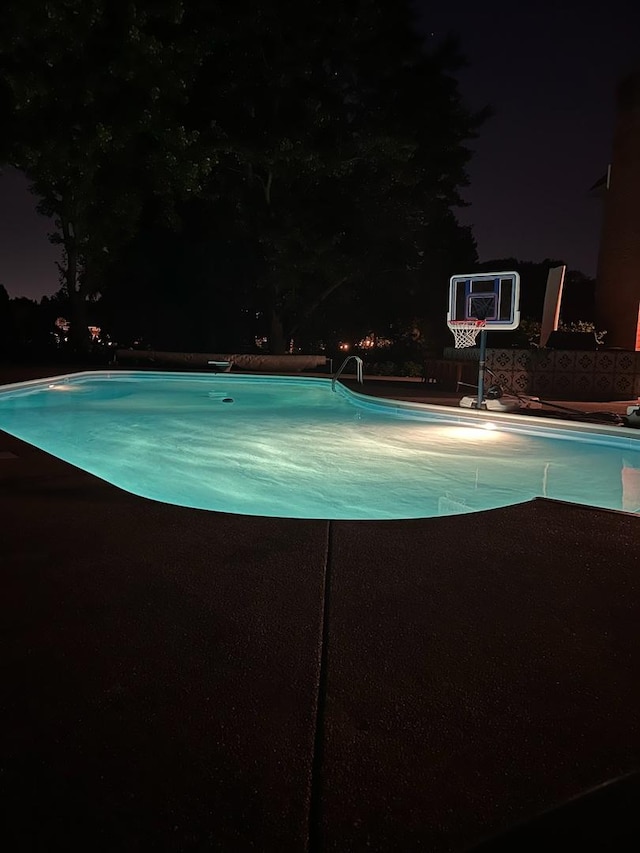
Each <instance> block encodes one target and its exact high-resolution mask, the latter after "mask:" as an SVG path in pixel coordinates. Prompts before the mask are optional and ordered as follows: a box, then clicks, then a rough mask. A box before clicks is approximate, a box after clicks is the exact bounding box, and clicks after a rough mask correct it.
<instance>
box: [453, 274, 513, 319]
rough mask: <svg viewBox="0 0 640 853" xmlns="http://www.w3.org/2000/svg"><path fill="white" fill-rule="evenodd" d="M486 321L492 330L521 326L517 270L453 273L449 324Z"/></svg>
mask: <svg viewBox="0 0 640 853" xmlns="http://www.w3.org/2000/svg"><path fill="white" fill-rule="evenodd" d="M469 320H484V321H485V323H486V326H485V328H486V329H487V331H488V332H492V331H499V330H503V331H508V330H510V329H517V328H518V326H519V325H520V276H519V275H518V273H517V272H488V273H469V274H467V275H454V276H451V279H450V282H449V310H448V311H447V324H448V325H449V328H453V327H455V324H456V322H460V321H469Z"/></svg>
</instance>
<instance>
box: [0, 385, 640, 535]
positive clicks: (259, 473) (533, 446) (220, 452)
mask: <svg viewBox="0 0 640 853" xmlns="http://www.w3.org/2000/svg"><path fill="white" fill-rule="evenodd" d="M336 388H337V391H336V392H332V390H331V382H330V380H328V379H303V378H280V377H268V378H262V377H249V376H247V377H243V376H235V375H232V374H222V375H209V374H170V373H136V372H115V373H112V374H108V373H99V374H98V373H86V374H74V375H73V376H67V377H58V378H52V379H47V380H44V381H42V382H32V383H22V384H21V385H13V386H5V387H4V388H3V389H0V429H3V430H5V431H6V432H8V433H11V434H12V435H15V436H17V437H18V438H21V439H23V440H25V441H27V442H29V443H30V444H33V445H35V446H36V447H39V448H41V449H43V450H46V451H48V452H49V453H51V454H53V455H54V456H57V457H59V458H61V459H64V460H66V461H67V462H70V463H72V464H73V465H77V466H78V467H80V468H83V469H84V470H86V471H89V472H91V473H92V474H95V475H96V476H98V477H101V478H102V479H104V480H107V481H108V482H110V483H113V484H114V485H116V486H119V487H120V488H122V489H126V490H127V491H129V492H133V493H134V494H136V495H141V496H143V497H146V498H151V499H153V500H157V501H163V502H166V503H172V504H178V505H180V506H188V507H197V508H200V509H207V510H219V511H222V512H230V513H243V514H246V515H263V516H281V517H290V518H329V519H393V518H420V517H428V516H438V515H450V514H454V513H463V512H474V511H478V510H484V509H491V508H494V507H500V506H506V505H508V504H515V503H520V502H522V501H526V500H529V499H531V498H534V497H537V496H546V497H550V498H557V499H560V500H567V501H573V502H578V503H583V504H589V505H593V506H598V507H607V508H611V509H625V510H630V511H632V512H636V511H639V510H640V441H639V439H640V433H639V431H634V430H626V429H620V428H618V431H616V429H615V428H609V429H606V428H603V429H602V430H600V429H597V428H594V427H589V426H583V425H567V426H566V427H564V426H562V425H561V424H555V423H554V422H549V423H548V424H547V425H544V424H541V423H540V421H539V419H537V420H536V419H534V418H530V419H526V418H520V417H519V416H512V417H511V418H510V419H509V418H507V419H504V420H500V418H494V419H493V421H492V420H487V418H482V416H477V414H476V413H471V414H469V413H467V414H465V411H464V410H458V409H449V410H446V411H443V410H440V411H438V410H436V409H434V408H432V407H426V406H419V405H417V404H402V403H398V402H396V401H389V400H386V401H385V400H375V399H373V398H366V397H364V396H362V395H360V394H353V393H351V392H350V391H348V390H347V389H345V388H344V387H343V386H341V385H340V384H338V385H337V386H336ZM534 421H535V422H534ZM551 424H553V425H551ZM634 433H635V434H634Z"/></svg>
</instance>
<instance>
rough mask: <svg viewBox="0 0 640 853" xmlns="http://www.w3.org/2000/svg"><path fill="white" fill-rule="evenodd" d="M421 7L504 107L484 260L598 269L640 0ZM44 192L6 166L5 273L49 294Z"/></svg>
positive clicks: (51, 280)
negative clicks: (41, 206) (605, 181)
mask: <svg viewBox="0 0 640 853" xmlns="http://www.w3.org/2000/svg"><path fill="white" fill-rule="evenodd" d="M416 7H417V8H418V9H419V13H420V21H421V28H422V30H423V31H424V33H425V34H427V36H428V38H433V39H434V40H436V41H438V40H440V39H441V38H442V37H443V36H444V35H445V34H446V33H447V32H454V33H456V34H457V35H458V36H459V38H460V45H461V50H462V53H463V54H464V55H465V56H466V57H467V59H468V60H469V63H470V65H469V67H468V68H466V69H464V70H462V71H461V72H460V74H459V79H460V84H461V90H462V93H463V96H464V98H465V100H466V102H467V103H468V104H469V105H470V106H472V107H474V108H475V107H481V106H483V105H485V104H489V105H491V106H492V107H493V110H494V117H493V118H491V119H490V120H489V121H488V122H487V123H486V124H485V126H484V127H483V128H482V131H481V135H480V138H479V139H477V140H475V141H474V142H473V144H472V147H473V149H474V151H475V155H474V158H473V160H472V162H471V164H470V168H469V175H470V178H471V186H470V187H469V188H467V190H465V193H464V196H465V198H466V200H467V201H468V202H470V204H471V206H470V207H468V208H465V209H463V210H462V211H461V212H460V214H459V216H460V220H461V221H462V222H464V223H465V224H471V225H472V226H473V230H474V234H475V236H476V239H477V241H478V249H479V252H480V257H481V260H488V259H490V258H496V257H505V256H514V257H517V258H519V259H521V260H532V261H538V260H542V259H544V258H546V257H550V258H563V259H565V260H566V261H567V263H568V264H569V266H570V267H571V268H574V269H580V270H582V271H583V272H584V273H586V274H588V275H594V274H595V271H596V260H597V251H598V240H599V232H600V216H601V211H600V203H599V202H598V201H597V200H596V199H594V198H592V197H590V196H589V195H588V190H589V187H590V186H591V185H592V184H593V183H594V182H595V181H596V180H597V179H598V178H599V177H601V175H602V174H604V172H605V170H606V167H607V163H608V162H609V158H610V151H611V141H612V131H613V120H614V93H615V86H616V83H617V80H618V79H619V77H620V76H621V75H622V74H623V73H625V72H626V71H627V70H629V69H630V68H631V67H632V66H634V64H636V63H638V61H639V60H640V46H639V45H640V3H639V2H637V0H609V2H608V3H606V4H598V5H597V6H596V4H593V9H591V10H589V8H588V5H587V4H586V3H584V0H582V2H572V3H563V2H560V0H558V2H555V3H552V2H540V3H536V4H529V3H522V2H518V0H512V2H511V3H507V2H504V0H485V2H483V0H475V2H448V3H432V2H429V0H420V2H416ZM431 34H433V35H431ZM34 202H35V200H34V198H33V197H32V196H30V195H29V193H28V190H27V183H26V181H25V180H24V178H23V177H22V176H21V175H19V174H17V173H15V172H12V171H10V170H7V171H5V173H4V175H3V176H2V177H0V283H3V284H4V285H5V287H6V288H7V290H8V291H9V295H10V296H29V297H31V298H36V299H39V298H40V297H41V296H42V295H44V294H51V293H53V292H54V291H55V290H57V289H58V275H57V269H56V267H55V263H54V262H55V260H56V258H57V257H58V250H57V248H56V247H54V246H52V245H51V244H49V243H48V241H47V233H48V231H49V230H51V229H50V224H49V223H48V222H47V220H45V219H44V218H42V217H40V216H38V215H37V214H36V212H35V203H34ZM461 272H465V271H464V270H461Z"/></svg>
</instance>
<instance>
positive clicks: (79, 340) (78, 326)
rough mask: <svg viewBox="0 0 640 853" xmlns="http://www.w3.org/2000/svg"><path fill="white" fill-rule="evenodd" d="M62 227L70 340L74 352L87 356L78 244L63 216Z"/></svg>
mask: <svg viewBox="0 0 640 853" xmlns="http://www.w3.org/2000/svg"><path fill="white" fill-rule="evenodd" d="M60 219H61V225H62V237H63V245H64V250H65V255H66V260H67V265H66V268H65V269H64V278H65V285H66V289H67V294H68V296H69V305H70V307H71V317H70V318H69V319H70V323H71V328H70V330H69V331H70V338H71V346H72V347H73V350H74V352H77V353H79V354H82V355H87V354H88V353H89V350H90V344H91V340H90V337H89V328H88V325H89V324H88V316H87V303H86V300H85V298H84V293H83V292H82V290H81V288H80V287H79V282H78V261H79V259H78V244H77V241H76V234H75V233H72V225H71V223H70V222H69V221H68V220H67V219H65V218H64V217H63V216H61V217H60Z"/></svg>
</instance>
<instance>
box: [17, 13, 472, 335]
mask: <svg viewBox="0 0 640 853" xmlns="http://www.w3.org/2000/svg"><path fill="white" fill-rule="evenodd" d="M459 62H460V58H459V57H458V55H457V52H456V50H455V46H454V45H452V44H450V43H445V44H443V45H441V46H440V47H439V48H438V49H436V50H435V51H431V52H427V51H426V50H425V48H424V45H423V44H422V42H421V40H420V38H419V37H418V36H417V34H416V32H415V30H414V28H413V25H412V18H411V6H410V3H409V2H407V0H378V2H372V0H342V2H338V0H310V2H308V3H304V4H300V3H297V2H293V0H279V2H276V0H262V2H256V0H247V2H244V3H242V4H236V6H230V5H229V4H225V3H222V2H203V0H183V2H178V0H176V2H170V0H164V2H163V0H159V2H154V3H150V4H144V6H138V5H135V4H122V5H117V4H111V3H108V2H106V0H102V2H96V3H94V4H91V6H87V5H86V4H84V3H82V2H80V0H49V2H47V3H35V2H33V0H23V2H21V3H18V2H15V1H14V0H10V2H7V3H5V4H4V7H3V9H2V12H1V13H0V72H1V84H0V85H1V87H2V88H1V90H0V111H1V114H2V117H3V120H4V127H5V134H4V139H3V141H2V143H0V154H1V156H0V160H3V161H4V162H7V163H11V164H12V165H14V166H16V167H17V168H19V169H21V170H22V171H24V172H25V173H26V175H27V176H28V177H29V178H30V180H31V181H32V183H33V189H34V192H35V194H36V196H37V197H38V198H39V200H40V202H39V204H40V209H41V210H42V211H43V212H45V213H48V214H50V215H52V216H53V217H54V220H55V222H56V227H57V234H56V235H55V236H54V239H57V240H60V241H61V242H62V244H63V248H64V264H63V269H62V276H63V283H64V284H65V287H66V289H67V292H68V294H69V296H70V298H71V300H72V304H73V305H74V306H75V308H74V310H75V312H76V314H75V317H74V319H75V321H76V323H75V325H76V328H77V329H82V326H83V323H84V318H83V315H82V306H83V304H84V303H85V302H86V299H87V297H88V296H89V295H90V294H91V293H95V292H98V291H101V292H106V288H107V285H108V283H109V282H113V281H114V278H117V279H118V285H119V288H120V291H119V292H120V293H121V294H126V293H127V291H131V292H133V291H134V290H135V289H136V288H137V287H140V286H141V281H142V280H144V279H145V276H146V279H147V281H146V282H145V283H144V286H145V287H146V292H147V293H148V295H149V296H150V297H152V296H153V293H154V288H157V291H158V292H157V296H158V298H161V297H162V292H161V291H162V288H160V287H157V285H158V282H159V280H160V279H161V278H162V276H163V275H165V283H166V284H167V286H168V287H173V289H174V290H185V291H186V290H189V289H194V288H195V289H196V290H198V291H199V294H200V298H201V297H202V294H203V292H204V290H205V289H208V290H209V291H211V293H212V294H213V296H212V297H211V298H213V299H215V296H216V295H217V296H218V297H221V298H222V300H223V301H225V302H226V303H227V304H229V303H234V305H235V308H236V309H237V310H244V311H248V312H250V313H253V312H255V313H259V314H260V315H261V316H262V317H263V318H264V320H265V322H266V324H267V326H266V328H267V334H268V337H269V341H270V345H271V347H272V349H274V350H275V351H281V350H282V349H283V348H284V347H285V346H286V342H287V341H288V339H289V338H290V337H291V335H293V334H297V333H298V332H299V331H300V330H301V329H303V328H304V326H305V324H306V325H307V326H308V325H309V324H310V323H311V322H312V318H313V315H314V312H315V313H316V314H317V313H318V312H321V311H323V310H325V309H326V306H327V304H328V303H330V302H331V300H335V296H336V294H338V293H342V301H343V303H344V302H345V300H346V302H347V303H350V304H351V306H352V307H353V306H357V307H358V308H359V310H360V311H361V312H362V316H363V322H372V321H373V320H375V321H376V322H380V317H381V315H383V314H385V311H386V315H385V316H386V317H387V319H390V318H393V319H395V318H396V317H399V316H404V317H408V316H412V315H417V314H420V315H421V316H423V317H424V316H428V315H429V313H430V312H432V311H433V310H434V309H435V310H437V311H438V312H439V313H442V316H444V314H443V311H444V294H445V293H446V278H447V276H448V275H449V274H450V273H451V272H453V271H455V268H456V265H457V266H458V268H459V267H460V265H461V264H467V263H471V262H473V261H474V260H475V244H474V242H473V238H472V236H471V234H470V232H469V231H468V229H461V228H460V227H459V226H458V224H457V222H456V220H455V217H454V215H453V213H452V210H453V208H454V207H455V206H456V205H459V204H460V203H461V199H460V196H459V192H460V189H461V188H462V187H464V186H465V184H466V182H467V176H466V173H465V167H466V164H467V162H468V160H469V157H470V151H469V149H468V147H467V143H468V140H470V139H472V138H473V136H474V134H475V133H476V132H477V129H478V127H479V126H480V124H481V122H482V120H483V118H484V114H472V113H471V112H469V111H468V110H467V109H466V108H465V106H464V104H463V103H462V100H461V97H460V93H459V91H458V86H457V83H456V80H455V76H454V73H455V70H456V68H457V67H458V64H459ZM195 215H197V217H199V222H198V223H196V225H195V227H194V216H195ZM203 223H204V224H203ZM169 228H172V229H174V230H175V231H176V232H177V235H179V233H180V231H181V230H182V234H183V237H182V239H183V241H186V242H187V243H189V244H190V249H191V252H190V254H189V255H188V256H185V253H184V252H182V262H181V260H180V256H181V252H180V251H176V252H175V253H174V256H173V270H174V272H173V280H172V282H166V268H165V269H164V270H163V269H156V271H155V273H154V276H155V278H154V277H153V276H150V275H147V274H146V273H145V269H147V270H148V269H149V268H153V267H154V263H153V260H154V259H155V258H156V256H160V257H161V256H162V255H163V252H164V251H165V250H166V248H167V246H166V245H165V244H163V245H160V244H156V245H155V246H154V245H153V243H154V241H153V239H152V238H151V239H150V235H155V236H156V239H159V236H160V234H164V235H165V237H166V236H167V233H168V232H167V230H166V229H169ZM160 229H164V230H162V231H161V230H160ZM188 230H189V233H187V231H188ZM194 233H199V234H200V235H201V237H200V240H199V242H197V241H196V243H194V237H193V234H194ZM176 240H178V236H176ZM170 242H171V241H170ZM174 242H175V241H174ZM207 247H209V248H210V249H211V250H212V251H211V254H212V255H214V256H215V257H216V258H217V259H218V261H219V263H217V264H216V268H215V269H212V268H211V264H210V263H208V257H209V256H208V255H207ZM225 252H226V255H227V257H226V258H225ZM141 253H142V256H141ZM144 253H146V259H147V264H146V267H145V263H144ZM231 253H236V255H237V254H238V253H240V254H241V255H242V262H241V264H240V266H242V267H243V269H244V273H243V275H242V276H238V275H237V274H236V275H235V277H234V274H231V273H230V270H232V269H233V268H234V263H233V258H232V257H231ZM196 256H200V257H201V258H202V263H201V264H200V266H199V267H198V268H197V269H194V268H193V263H194V257H196ZM185 257H188V258H189V262H190V264H191V268H189V267H188V266H185V263H184V260H185ZM133 258H137V263H133V262H132V259H133ZM247 258H250V259H251V263H250V264H247V263H246V262H245V261H246V259H247ZM156 266H157V264H156ZM116 289H117V288H116ZM114 292H115V290H114ZM234 295H235V297H236V298H235V299H234V298H232V297H233V296H234ZM240 297H241V298H240ZM434 299H437V300H438V301H440V300H442V304H434ZM174 301H175V298H174ZM218 301H220V300H218ZM183 302H184V303H185V304H191V310H194V305H193V303H191V302H190V300H189V299H188V298H185V299H184V300H183ZM196 310H197V309H196ZM324 316H325V318H327V317H328V315H327V314H326V311H325V315H324ZM85 325H86V324H85Z"/></svg>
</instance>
